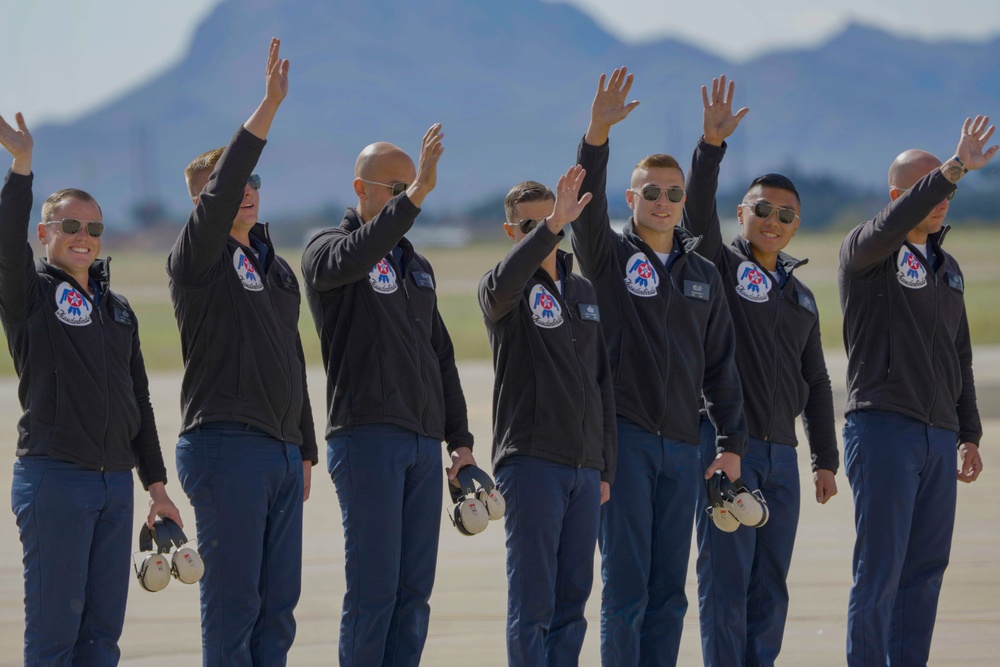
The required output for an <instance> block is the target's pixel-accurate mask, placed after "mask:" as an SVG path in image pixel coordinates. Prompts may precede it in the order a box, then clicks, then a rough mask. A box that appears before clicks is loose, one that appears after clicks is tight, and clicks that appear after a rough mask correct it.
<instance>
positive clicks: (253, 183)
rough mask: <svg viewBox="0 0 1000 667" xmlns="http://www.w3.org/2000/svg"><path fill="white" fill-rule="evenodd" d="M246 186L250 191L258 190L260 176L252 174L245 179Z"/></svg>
mask: <svg viewBox="0 0 1000 667" xmlns="http://www.w3.org/2000/svg"><path fill="white" fill-rule="evenodd" d="M247 185H249V186H250V189H251V190H260V174H252V175H251V176H250V178H248V179H247Z"/></svg>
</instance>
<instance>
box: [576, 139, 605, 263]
mask: <svg viewBox="0 0 1000 667" xmlns="http://www.w3.org/2000/svg"><path fill="white" fill-rule="evenodd" d="M608 144H609V142H605V143H604V145H603V146H591V145H590V144H588V143H587V142H586V140H584V139H581V140H580V146H579V148H578V149H577V156H576V159H577V163H578V164H580V165H581V166H582V167H583V168H584V169H585V170H586V171H587V174H586V176H584V177H583V184H582V185H581V186H580V192H581V193H582V192H589V193H591V194H592V195H593V198H592V199H591V200H590V202H589V203H588V204H587V205H586V206H585V207H584V208H583V211H582V212H581V213H580V217H579V218H577V219H576V220H574V221H573V222H572V223H571V225H570V228H571V229H572V231H573V253H574V254H575V255H576V258H577V259H578V260H579V261H580V270H581V271H582V272H583V275H585V276H587V277H588V278H590V279H591V280H597V279H599V278H600V277H602V276H604V275H606V274H608V273H610V272H612V271H614V270H615V266H616V262H615V245H614V244H615V233H614V231H613V230H612V229H611V219H610V218H609V217H608V193H607V180H608V156H609V155H610V150H609V149H608Z"/></svg>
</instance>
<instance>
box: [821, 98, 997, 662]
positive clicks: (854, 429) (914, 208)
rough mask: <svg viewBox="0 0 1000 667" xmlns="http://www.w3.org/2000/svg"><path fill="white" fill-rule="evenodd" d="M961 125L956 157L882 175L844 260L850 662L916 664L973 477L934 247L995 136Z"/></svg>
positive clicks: (953, 318)
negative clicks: (878, 196)
mask: <svg viewBox="0 0 1000 667" xmlns="http://www.w3.org/2000/svg"><path fill="white" fill-rule="evenodd" d="M987 126H989V118H984V117H982V116H977V117H976V119H975V120H972V119H968V118H967V119H966V120H965V124H964V125H963V126H962V134H961V138H960V139H959V142H958V148H957V149H956V150H955V156H954V157H952V158H949V159H948V160H947V161H946V162H944V163H943V164H942V163H941V161H940V160H939V159H938V158H936V157H934V156H933V155H931V154H930V153H927V152H925V151H920V150H909V151H906V152H904V153H902V154H900V155H899V157H897V158H896V160H895V161H894V162H893V163H892V166H891V167H890V168H889V197H890V198H891V199H892V203H890V204H889V205H888V206H886V207H885V208H884V209H882V211H881V212H880V213H879V214H878V215H877V216H875V218H874V219H872V220H869V221H868V222H865V223H862V224H860V225H858V226H857V227H855V228H854V229H853V230H851V232H850V233H849V234H848V235H847V238H846V239H844V243H843V245H842V246H841V248H840V272H839V275H838V279H839V283H840V305H841V308H842V309H843V311H844V344H845V345H846V347H847V423H846V424H845V426H844V460H845V463H846V464H847V478H848V480H849V481H850V483H851V491H852V493H853V494H854V524H855V528H856V529H857V541H856V542H855V544H854V586H853V587H852V588H851V597H850V604H849V607H848V617H847V662H848V665H850V667H858V666H860V665H885V664H886V662H887V661H888V664H890V665H925V664H927V655H928V653H929V651H930V644H931V635H932V633H933V631H934V619H935V616H936V614H937V603H938V595H939V594H940V591H941V580H942V577H943V576H944V571H945V568H946V567H947V565H948V558H949V554H950V552H951V536H952V531H953V529H954V525H955V503H956V495H957V482H956V473H955V448H956V447H957V448H958V454H959V457H960V459H961V461H960V463H959V469H958V474H957V479H958V480H960V481H963V482H973V481H975V480H976V478H977V477H979V473H980V472H981V471H982V468H983V461H982V458H980V456H979V439H980V438H981V437H982V424H981V422H980V420H979V410H978V408H977V406H976V387H975V382H974V380H973V375H972V343H971V341H970V338H969V323H968V320H967V318H966V314H965V303H964V297H963V293H964V291H965V279H964V277H963V275H962V270H961V269H960V268H959V266H958V262H957V261H956V260H955V258H954V257H952V256H951V255H949V254H948V253H947V252H945V250H944V249H943V248H942V247H941V244H942V241H943V240H944V236H945V234H947V232H948V229H949V228H948V227H947V226H945V225H944V218H945V215H946V214H947V213H948V203H949V201H950V200H951V198H952V197H953V196H954V194H955V190H956V184H957V183H958V181H959V180H961V178H962V177H963V176H964V175H965V174H966V173H967V172H968V171H969V170H972V169H980V168H982V167H984V166H986V164H987V163H988V162H989V161H990V159H992V157H993V156H994V155H995V154H996V152H997V150H998V149H1000V148H998V147H997V146H993V147H992V148H989V149H988V150H985V151H984V150H983V149H984V148H985V146H986V145H987V142H988V141H989V139H990V137H991V136H992V135H993V131H994V129H995V128H994V127H993V126H989V127H988V129H987Z"/></svg>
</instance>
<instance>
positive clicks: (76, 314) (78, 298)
mask: <svg viewBox="0 0 1000 667" xmlns="http://www.w3.org/2000/svg"><path fill="white" fill-rule="evenodd" d="M92 309H93V306H92V305H91V303H90V301H88V300H87V297H85V296H84V295H82V294H80V290H78V289H77V288H75V287H73V286H72V285H70V284H69V283H67V282H62V283H59V287H57V288H56V317H58V318H59V321H61V322H62V323H63V324H69V325H71V326H74V327H85V326H87V325H88V324H90V311H91V310H92Z"/></svg>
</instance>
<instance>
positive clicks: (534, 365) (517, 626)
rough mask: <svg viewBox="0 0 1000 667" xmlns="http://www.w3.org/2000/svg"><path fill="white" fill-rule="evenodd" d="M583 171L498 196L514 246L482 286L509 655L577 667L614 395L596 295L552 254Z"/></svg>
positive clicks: (571, 214) (609, 473) (612, 445)
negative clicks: (501, 508) (552, 184)
mask: <svg viewBox="0 0 1000 667" xmlns="http://www.w3.org/2000/svg"><path fill="white" fill-rule="evenodd" d="M583 175H584V174H583V169H582V168H581V167H579V166H576V167H573V168H571V169H570V170H569V171H568V172H566V174H564V175H563V176H562V177H561V178H560V179H559V184H558V187H557V189H556V193H557V194H556V196H555V197H553V195H552V192H551V191H550V190H549V189H548V188H547V187H545V186H544V185H542V184H541V183H536V182H534V181H527V182H525V183H521V184H519V185H516V186H514V187H513V188H512V189H511V191H510V192H509V193H508V194H507V198H506V201H505V202H504V208H505V209H506V214H507V222H506V223H505V227H506V230H507V234H508V236H510V237H511V239H512V240H513V241H514V243H515V245H514V247H513V248H512V249H511V250H510V252H508V253H507V256H506V257H505V258H504V259H503V260H502V261H501V262H500V263H499V264H498V265H497V266H496V268H494V269H493V270H492V271H490V272H489V273H487V274H486V275H485V276H483V279H482V280H481V281H480V282H479V307H480V308H481V309H482V311H483V315H484V318H485V320H486V331H487V333H488V334H489V338H490V347H491V348H492V349H493V367H494V371H495V373H496V381H495V382H494V384H493V468H494V470H495V472H496V478H497V483H498V484H499V485H500V487H501V489H502V491H503V494H504V498H505V499H506V501H507V514H506V516H505V527H506V530H507V578H508V582H507V655H508V662H509V663H510V664H511V665H517V666H533V665H538V666H540V667H543V666H544V665H571V664H576V662H577V661H578V659H579V656H580V648H581V646H582V645H583V637H584V633H585V631H586V629H587V621H586V619H585V618H584V616H583V611H584V606H585V605H586V603H587V598H588V597H590V590H591V588H592V585H593V578H594V572H593V569H594V559H593V553H594V546H595V544H596V543H597V529H598V524H599V522H600V507H601V505H602V504H603V503H605V502H607V500H608V499H609V498H610V497H611V484H612V482H614V477H615V461H616V447H617V435H616V429H615V405H614V389H613V387H612V382H611V369H610V367H609V366H608V351H607V348H606V347H605V345H604V335H603V333H602V331H601V323H600V320H601V311H600V308H599V307H598V305H597V294H596V292H595V291H594V287H593V285H591V284H590V281H589V280H587V279H586V278H583V277H581V276H579V275H576V274H574V273H573V262H572V256H570V255H568V254H566V253H565V252H562V251H560V250H559V249H558V247H559V242H560V241H561V240H562V239H563V237H564V234H563V227H565V226H566V224H567V223H569V222H570V221H571V220H573V219H575V218H576V217H577V215H579V213H580V211H581V210H582V209H583V206H584V205H586V203H587V202H588V201H590V194H584V195H583V197H581V198H580V199H579V200H578V199H577V196H578V194H579V192H580V185H581V183H582V182H583Z"/></svg>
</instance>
